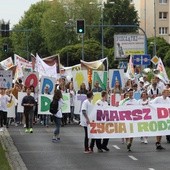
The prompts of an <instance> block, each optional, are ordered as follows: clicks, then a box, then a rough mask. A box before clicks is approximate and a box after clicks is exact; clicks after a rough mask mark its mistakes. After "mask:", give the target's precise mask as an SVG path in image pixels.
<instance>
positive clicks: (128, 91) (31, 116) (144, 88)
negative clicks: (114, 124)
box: [0, 75, 170, 153]
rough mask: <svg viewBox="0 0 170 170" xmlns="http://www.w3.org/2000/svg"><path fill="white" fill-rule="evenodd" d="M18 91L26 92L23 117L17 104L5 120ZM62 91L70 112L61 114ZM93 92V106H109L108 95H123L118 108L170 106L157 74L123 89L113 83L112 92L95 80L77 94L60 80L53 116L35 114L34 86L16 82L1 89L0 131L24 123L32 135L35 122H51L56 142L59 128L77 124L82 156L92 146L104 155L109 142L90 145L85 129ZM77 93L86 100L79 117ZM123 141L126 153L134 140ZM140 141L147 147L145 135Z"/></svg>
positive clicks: (158, 144) (158, 142)
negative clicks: (97, 96) (81, 137)
mask: <svg viewBox="0 0 170 170" xmlns="http://www.w3.org/2000/svg"><path fill="white" fill-rule="evenodd" d="M21 91H23V92H26V96H25V97H24V98H23V99H22V101H21V104H22V106H23V107H24V112H23V113H24V114H23V113H18V112H17V104H16V107H15V108H16V109H15V118H8V119H7V104H8V103H10V102H11V100H12V95H13V96H14V97H15V98H16V100H17V99H18V93H19V92H21ZM63 92H66V93H69V94H70V113H64V114H62V112H61V107H62V105H63V100H62V93H63ZM95 92H101V99H100V100H98V101H97V102H96V105H100V106H102V107H105V106H107V105H110V99H109V96H110V94H111V93H113V94H120V95H123V96H124V99H123V100H121V101H119V105H136V104H140V105H147V104H149V103H154V104H157V103H170V98H169V97H170V93H169V92H170V84H165V83H164V82H163V81H162V80H161V79H160V78H159V76H157V75H155V76H154V77H153V78H152V79H151V80H150V81H148V77H147V75H144V76H142V77H140V78H138V79H137V80H135V79H134V80H131V79H128V80H127V81H126V83H125V85H124V88H122V87H121V85H120V82H119V81H118V80H116V82H115V86H114V87H113V88H112V89H109V87H108V88H107V89H102V88H101V87H100V85H99V82H98V81H96V82H95V84H94V87H93V88H90V87H86V85H85V83H82V84H81V86H80V89H79V90H78V91H77V92H76V91H75V90H74V87H73V80H71V81H70V82H67V80H66V78H65V77H61V78H60V79H59V80H58V83H57V84H56V87H55V90H54V96H53V100H55V102H58V110H57V112H56V114H54V115H38V114H37V112H38V111H37V106H38V94H37V93H35V90H34V87H33V86H30V87H25V86H24V85H23V83H22V80H20V79H19V80H18V81H16V82H15V83H14V85H13V88H12V89H4V88H1V89H0V125H1V129H0V131H3V130H4V129H5V128H8V127H9V125H10V124H11V123H12V121H13V122H14V123H15V125H16V126H18V125H19V124H23V125H24V127H25V132H26V133H33V124H35V123H40V124H43V125H44V126H45V127H48V126H49V125H50V122H52V123H54V124H55V126H56V128H55V130H54V135H53V138H52V141H53V142H57V141H59V140H60V127H61V126H64V125H67V124H68V123H75V122H77V123H78V124H80V125H81V126H82V127H83V128H84V132H85V137H84V153H92V152H93V148H94V145H95V143H96V146H97V149H98V152H103V150H105V151H109V148H108V142H109V139H91V141H90V145H89V138H88V133H87V127H88V124H89V123H90V120H89V114H90V113H88V106H89V105H90V104H91V101H92V99H93V94H94V93H95ZM136 92H139V94H140V96H139V97H138V99H136V97H135V94H136ZM31 93H34V95H33V96H32V95H31ZM76 93H77V94H86V95H87V99H86V100H85V101H84V102H83V104H82V108H81V110H82V113H81V114H80V115H76V114H74V106H75V101H74V99H75V95H76ZM44 94H50V93H49V87H48V86H45V88H44ZM116 106H118V105H116ZM166 137H167V138H166V139H167V142H168V143H170V136H166ZM161 138H162V137H161V136H156V149H157V150H162V149H165V148H164V147H162V145H161ZM124 141H126V144H127V150H128V151H131V146H132V142H133V138H126V139H125V140H124V139H122V143H123V142H124ZM141 142H144V143H145V144H147V143H148V141H147V136H143V137H141Z"/></svg>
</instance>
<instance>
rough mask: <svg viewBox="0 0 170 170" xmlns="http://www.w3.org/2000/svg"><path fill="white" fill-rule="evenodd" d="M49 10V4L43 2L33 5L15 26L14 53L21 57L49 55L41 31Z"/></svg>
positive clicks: (13, 37)
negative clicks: (44, 16)
mask: <svg viewBox="0 0 170 170" xmlns="http://www.w3.org/2000/svg"><path fill="white" fill-rule="evenodd" d="M49 8H50V3H49V2H45V1H44V2H43V1H41V2H38V3H36V4H33V5H32V6H31V7H30V9H29V10H28V11H27V12H25V14H24V16H23V17H22V18H21V20H20V21H19V23H18V24H17V25H15V26H14V28H13V33H12V42H13V47H14V53H19V54H20V55H21V56H26V55H27V56H28V55H29V54H30V53H31V52H32V53H34V54H35V53H36V52H38V53H39V54H40V55H41V56H42V55H45V56H46V55H49V51H48V48H47V46H46V43H45V40H44V37H43V36H42V34H43V33H42V30H41V21H42V18H43V15H44V13H45V12H46V11H47V10H48V9H49Z"/></svg>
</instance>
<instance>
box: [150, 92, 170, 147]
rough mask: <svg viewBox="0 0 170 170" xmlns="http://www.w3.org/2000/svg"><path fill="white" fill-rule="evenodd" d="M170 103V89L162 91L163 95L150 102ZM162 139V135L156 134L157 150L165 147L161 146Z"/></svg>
mask: <svg viewBox="0 0 170 170" xmlns="http://www.w3.org/2000/svg"><path fill="white" fill-rule="evenodd" d="M161 103H162V104H168V103H169V104H170V98H169V90H168V89H164V90H163V91H162V96H158V97H156V98H155V99H153V100H151V101H150V104H161ZM161 139H162V136H156V149H157V150H162V149H165V148H164V147H162V146H161Z"/></svg>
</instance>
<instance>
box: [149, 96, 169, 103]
mask: <svg viewBox="0 0 170 170" xmlns="http://www.w3.org/2000/svg"><path fill="white" fill-rule="evenodd" d="M149 103H150V104H159V103H160V104H161V103H162V104H168V103H170V98H169V97H166V99H164V98H163V96H158V97H156V98H155V99H153V100H151V101H150V102H149Z"/></svg>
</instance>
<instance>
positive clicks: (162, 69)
mask: <svg viewBox="0 0 170 170" xmlns="http://www.w3.org/2000/svg"><path fill="white" fill-rule="evenodd" d="M157 70H159V74H158V77H159V78H160V79H161V80H162V81H163V82H164V83H165V84H166V83H169V78H168V76H167V73H166V70H165V67H164V64H163V62H162V60H161V58H159V61H158V64H157Z"/></svg>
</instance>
